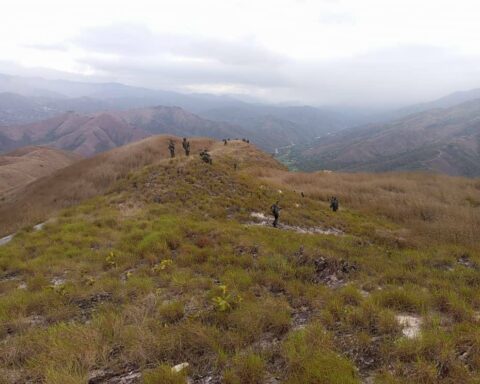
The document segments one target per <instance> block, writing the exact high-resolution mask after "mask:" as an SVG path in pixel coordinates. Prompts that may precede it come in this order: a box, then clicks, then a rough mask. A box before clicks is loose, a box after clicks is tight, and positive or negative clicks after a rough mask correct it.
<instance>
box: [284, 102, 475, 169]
mask: <svg viewBox="0 0 480 384" xmlns="http://www.w3.org/2000/svg"><path fill="white" fill-rule="evenodd" d="M293 152H294V153H292V158H294V159H295V164H296V165H297V167H300V168H303V169H309V170H312V169H319V168H323V169H330V170H339V171H353V172H358V171H366V172H383V171H392V170H394V171H405V170H426V171H434V172H441V173H447V174H451V175H462V176H470V177H478V176H480V99H478V100H473V101H468V102H466V103H462V104H460V105H456V106H453V107H449V108H437V109H432V110H428V111H425V112H419V113H416V114H412V115H408V116H406V117H403V118H401V119H398V120H396V121H393V122H391V123H387V124H372V125H367V126H364V127H361V128H357V129H350V130H345V131H342V132H339V133H336V134H333V135H330V136H328V137H324V138H322V139H320V140H318V141H316V142H314V143H312V144H310V145H308V146H306V147H304V148H296V149H295V150H294V151H293Z"/></svg>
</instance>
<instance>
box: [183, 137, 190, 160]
mask: <svg viewBox="0 0 480 384" xmlns="http://www.w3.org/2000/svg"><path fill="white" fill-rule="evenodd" d="M182 147H183V150H184V151H185V155H186V156H190V142H189V141H188V140H187V138H186V137H184V138H183V141H182Z"/></svg>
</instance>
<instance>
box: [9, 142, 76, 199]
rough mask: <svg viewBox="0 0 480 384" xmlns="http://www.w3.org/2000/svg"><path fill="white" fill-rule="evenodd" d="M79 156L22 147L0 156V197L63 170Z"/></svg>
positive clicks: (39, 148)
mask: <svg viewBox="0 0 480 384" xmlns="http://www.w3.org/2000/svg"><path fill="white" fill-rule="evenodd" d="M80 159H81V156H79V155H77V154H75V153H70V152H65V151H61V150H58V149H54V148H46V147H23V148H19V149H17V150H15V151H13V152H9V153H7V154H5V155H0V196H4V195H5V194H8V193H14V192H15V191H16V190H18V189H19V188H22V187H24V186H25V185H27V184H29V183H31V182H33V181H35V180H37V179H39V178H41V177H44V176H47V175H49V174H51V173H53V172H55V171H56V170H58V169H61V168H64V167H66V166H68V165H70V164H72V163H74V162H76V161H78V160H80Z"/></svg>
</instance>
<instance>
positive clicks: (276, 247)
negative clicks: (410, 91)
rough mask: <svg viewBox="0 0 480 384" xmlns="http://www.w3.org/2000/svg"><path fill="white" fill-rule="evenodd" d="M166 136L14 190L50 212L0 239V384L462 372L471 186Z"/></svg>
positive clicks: (479, 257) (471, 343) (470, 338)
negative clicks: (334, 208) (296, 163)
mask: <svg viewBox="0 0 480 384" xmlns="http://www.w3.org/2000/svg"><path fill="white" fill-rule="evenodd" d="M168 139H169V137H153V138H148V139H145V140H143V141H141V142H137V143H133V144H130V145H128V146H126V147H121V148H117V149H114V150H112V151H109V152H105V153H102V154H100V155H97V156H94V157H92V158H89V159H86V160H83V161H80V162H79V163H76V164H74V165H72V166H70V167H67V168H65V169H63V170H61V171H59V172H58V173H56V174H55V175H51V176H49V177H47V178H44V179H48V181H45V180H44V181H41V180H38V181H37V182H35V183H33V184H30V185H29V186H27V188H26V189H28V190H29V191H30V195H29V198H30V200H31V202H32V203H33V206H32V208H33V207H35V204H38V206H42V207H45V205H49V204H50V206H49V207H50V210H49V209H45V210H44V211H43V215H44V216H43V217H36V218H35V217H32V216H31V215H30V217H28V215H27V214H25V215H24V218H25V221H24V224H25V225H24V226H22V228H23V229H22V230H20V231H19V232H18V233H17V234H16V235H15V236H13V238H12V239H11V241H10V242H8V243H3V245H0V293H1V295H0V309H1V310H0V340H1V343H0V377H1V378H2V380H3V381H5V382H8V383H14V384H20V383H25V382H29V381H31V382H47V383H75V384H77V383H89V384H95V383H101V382H107V383H124V384H140V383H144V384H151V383H155V384H158V383H179V384H180V383H181V384H185V383H187V382H189V383H193V384H205V383H215V384H220V383H227V384H234V383H275V382H276V383H278V382H284V383H290V384H300V383H302V384H304V383H310V384H314V383H332V384H359V383H362V382H371V381H372V380H373V381H376V382H380V383H382V382H383V383H407V382H432V383H438V384H449V383H460V382H461V383H466V384H474V383H475V382H476V381H478V375H479V373H480V367H479V366H478V364H477V362H478V360H479V359H480V348H479V339H478V329H479V328H478V326H479V319H478V313H477V311H478V308H479V303H478V300H477V299H476V298H477V297H478V294H479V287H478V275H479V271H478V263H479V262H480V253H479V252H480V248H479V246H480V245H479V244H478V239H477V234H476V231H475V229H476V228H478V225H480V211H479V210H478V209H479V207H480V186H479V185H478V181H474V180H468V179H463V178H452V177H447V176H435V175H415V174H413V175H412V174H410V175H409V174H405V175H402V176H399V175H395V174H389V175H341V174H324V173H318V174H300V173H290V172H288V171H286V170H285V169H284V167H282V166H281V165H280V164H278V163H277V162H276V161H275V160H274V159H272V158H271V156H269V155H268V154H266V153H262V152H260V151H259V150H258V149H256V148H255V147H254V146H253V145H248V144H246V143H244V142H241V141H235V142H230V143H229V145H227V146H224V145H223V143H219V142H213V141H210V140H202V139H198V140H193V141H192V143H193V145H194V147H195V152H198V151H199V150H200V148H202V147H204V146H207V147H208V148H209V149H210V152H211V154H212V157H213V164H211V165H210V164H206V163H204V162H202V161H201V159H200V158H199V156H198V154H197V153H195V156H190V157H188V158H187V157H186V156H178V157H176V158H175V159H169V158H168V156H167V153H166V152H167V151H166V147H165V145H164V144H165V143H166V142H167V140H168ZM175 140H177V141H178V140H180V138H175ZM234 164H237V165H238V166H237V167H234ZM105 175H111V178H108V179H105ZM35 185H36V186H35ZM40 185H41V188H40V187H39V186H40ZM62 185H63V187H62ZM295 191H297V192H295ZM298 191H305V193H306V196H304V197H302V195H301V194H300V193H298ZM75 192H77V193H84V195H83V199H79V198H78V197H80V196H79V195H78V194H77V196H76V197H77V199H75V194H74V193H75ZM331 193H335V194H338V196H339V199H340V211H338V212H337V213H335V214H334V213H332V212H330V211H329V209H328V202H327V201H325V197H326V196H327V195H329V194H331ZM25 196H26V195H25ZM60 200H61V202H60ZM276 200H280V204H281V206H282V208H283V209H282V211H281V215H280V224H281V225H280V227H279V228H272V227H271V220H270V218H269V207H270V205H271V204H272V202H274V201H276ZM2 204H12V201H10V202H7V203H1V202H0V207H2ZM17 204H18V205H16V207H17V210H21V209H19V208H20V207H23V209H28V207H29V206H28V205H27V206H25V205H20V200H17ZM55 204H56V205H55ZM62 204H64V206H68V207H69V208H68V209H64V210H61V211H58V208H60V207H61V206H62ZM0 209H1V208H0ZM12 209H13V208H12ZM33 211H34V209H33ZM4 212H5V211H2V212H1V214H0V220H5V215H4ZM47 218H48V219H49V220H48V221H47V223H45V224H44V225H43V226H40V227H39V226H37V227H36V228H40V229H34V228H32V227H31V225H32V224H36V223H38V222H37V221H36V219H42V220H44V219H47ZM29 220H30V221H29ZM334 229H335V231H334ZM2 241H3V242H5V240H3V239H2ZM172 367H175V369H173V370H172ZM446 367H448V369H447V368H446Z"/></svg>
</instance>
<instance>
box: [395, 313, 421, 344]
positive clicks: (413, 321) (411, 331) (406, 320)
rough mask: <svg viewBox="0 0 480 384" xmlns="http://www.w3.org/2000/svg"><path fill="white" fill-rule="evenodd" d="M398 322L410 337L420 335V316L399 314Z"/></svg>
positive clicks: (404, 332) (403, 331)
mask: <svg viewBox="0 0 480 384" xmlns="http://www.w3.org/2000/svg"><path fill="white" fill-rule="evenodd" d="M395 318H396V319H397V321H398V323H399V324H400V325H401V326H402V327H403V329H402V333H403V335H404V336H405V337H406V338H408V339H414V338H416V337H418V336H419V335H420V325H421V324H422V319H421V318H420V317H419V316H412V315H397V316H395Z"/></svg>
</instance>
